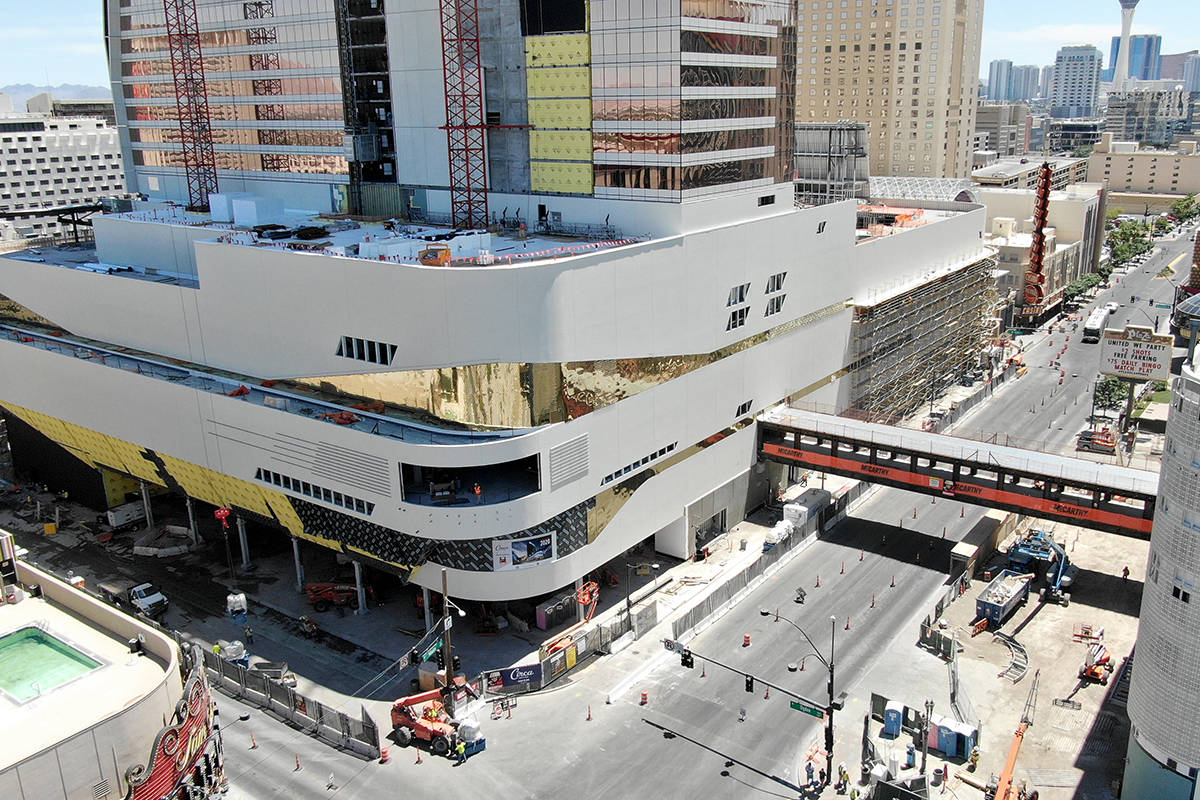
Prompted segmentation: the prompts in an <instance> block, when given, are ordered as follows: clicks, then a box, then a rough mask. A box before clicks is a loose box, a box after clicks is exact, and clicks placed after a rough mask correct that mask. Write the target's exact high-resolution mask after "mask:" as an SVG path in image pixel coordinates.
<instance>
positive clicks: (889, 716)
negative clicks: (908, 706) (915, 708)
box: [883, 700, 904, 739]
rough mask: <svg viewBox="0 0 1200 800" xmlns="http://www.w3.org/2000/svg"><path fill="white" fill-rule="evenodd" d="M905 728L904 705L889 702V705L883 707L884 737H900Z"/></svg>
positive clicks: (897, 702)
mask: <svg viewBox="0 0 1200 800" xmlns="http://www.w3.org/2000/svg"><path fill="white" fill-rule="evenodd" d="M903 726H904V704H903V703H901V702H899V701H896V700H889V701H888V704H887V705H886V706H884V707H883V735H884V736H887V737H888V738H890V739H895V738H896V737H897V736H899V735H900V731H901V728H902V727H903Z"/></svg>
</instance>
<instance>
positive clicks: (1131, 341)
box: [1100, 325, 1174, 381]
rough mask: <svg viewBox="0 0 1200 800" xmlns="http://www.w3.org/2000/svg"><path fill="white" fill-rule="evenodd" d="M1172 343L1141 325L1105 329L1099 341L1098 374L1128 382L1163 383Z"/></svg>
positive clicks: (1162, 335)
mask: <svg viewBox="0 0 1200 800" xmlns="http://www.w3.org/2000/svg"><path fill="white" fill-rule="evenodd" d="M1173 344H1174V339H1173V338H1172V337H1171V336H1170V335H1167V334H1160V333H1155V332H1154V330H1153V329H1151V328H1148V327H1146V326H1144V325H1128V326H1126V327H1125V330H1117V329H1116V328H1108V329H1107V330H1105V331H1104V336H1103V337H1102V338H1101V339H1100V374H1102V375H1113V376H1115V377H1118V378H1125V379H1126V380H1132V381H1165V380H1167V378H1168V377H1169V376H1170V373H1171V346H1172V345H1173Z"/></svg>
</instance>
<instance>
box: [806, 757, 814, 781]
mask: <svg viewBox="0 0 1200 800" xmlns="http://www.w3.org/2000/svg"><path fill="white" fill-rule="evenodd" d="M813 772H815V769H814V768H813V763H812V762H811V761H807V762H805V764H804V774H805V775H807V776H808V783H806V784H805V786H812V782H813Z"/></svg>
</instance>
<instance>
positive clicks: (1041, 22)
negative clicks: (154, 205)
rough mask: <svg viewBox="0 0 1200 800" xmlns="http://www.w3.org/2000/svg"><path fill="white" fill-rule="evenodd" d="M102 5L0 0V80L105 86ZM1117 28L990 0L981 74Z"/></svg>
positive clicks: (1073, 12)
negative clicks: (1002, 62) (998, 63)
mask: <svg viewBox="0 0 1200 800" xmlns="http://www.w3.org/2000/svg"><path fill="white" fill-rule="evenodd" d="M403 1H404V0H391V2H395V3H403ZM932 1H933V0H931V2H932ZM952 1H953V0H945V2H952ZM100 7H101V0H42V2H26V1H25V0H0V18H2V19H4V20H5V25H4V26H0V86H3V85H6V84H10V83H32V84H51V85H57V84H60V83H82V84H91V85H95V86H107V85H108V70H107V65H106V63H105V58H104V41H103V30H104V27H103V24H102V22H101V20H100ZM1133 30H1134V33H1157V34H1159V35H1161V36H1162V37H1163V52H1164V53H1178V52H1180V51H1182V50H1192V49H1200V0H1142V2H1141V4H1140V5H1139V6H1138V9H1137V15H1136V16H1135V17H1134V23H1133ZM1120 32H1121V13H1120V10H1119V8H1118V5H1117V0H987V4H986V11H985V13H984V20H983V52H982V53H981V54H980V59H979V67H980V72H981V73H982V74H983V75H984V76H986V75H987V69H988V63H989V62H990V61H991V60H992V59H996V58H1007V59H1011V60H1012V61H1013V63H1015V64H1037V65H1038V66H1042V65H1045V64H1050V63H1053V61H1054V53H1055V52H1056V51H1057V50H1058V48H1059V47H1060V46H1062V45H1064V44H1085V43H1086V44H1094V45H1096V46H1097V47H1099V48H1100V50H1101V52H1103V53H1104V58H1105V60H1106V61H1107V59H1108V47H1109V40H1110V38H1111V37H1112V36H1114V35H1116V34H1119V33H1120ZM1105 66H1108V65H1107V64H1105Z"/></svg>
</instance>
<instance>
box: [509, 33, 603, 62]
mask: <svg viewBox="0 0 1200 800" xmlns="http://www.w3.org/2000/svg"><path fill="white" fill-rule="evenodd" d="M591 60H592V37H591V36H589V35H588V34H586V33H564V34H557V35H553V36H526V37H525V66H527V67H581V66H586V65H587V64H588V63H590V62H591Z"/></svg>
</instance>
